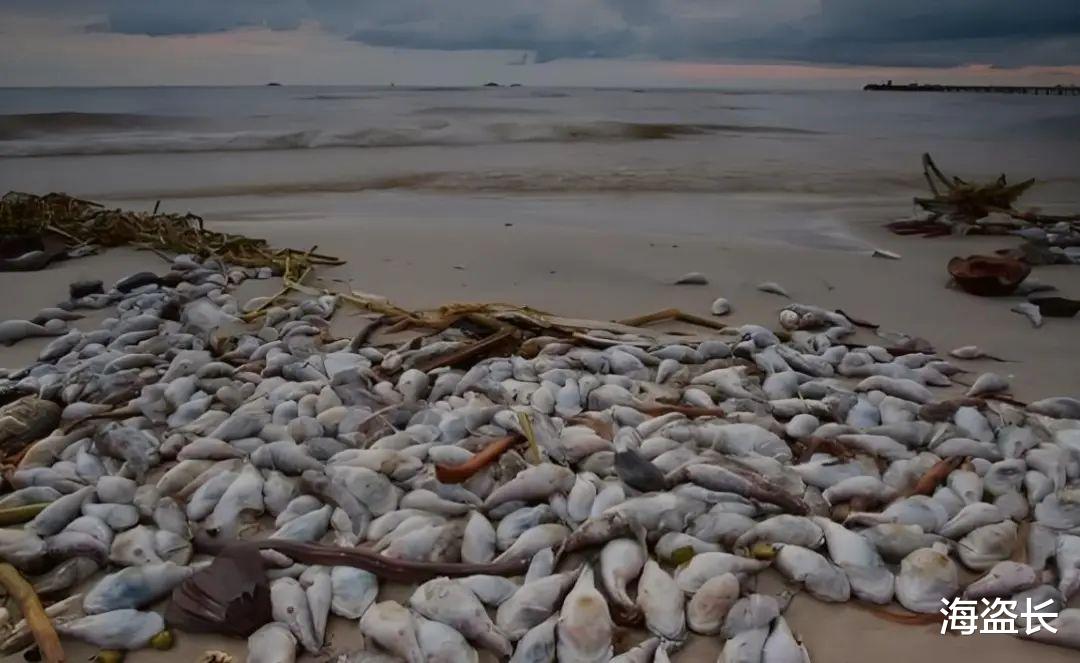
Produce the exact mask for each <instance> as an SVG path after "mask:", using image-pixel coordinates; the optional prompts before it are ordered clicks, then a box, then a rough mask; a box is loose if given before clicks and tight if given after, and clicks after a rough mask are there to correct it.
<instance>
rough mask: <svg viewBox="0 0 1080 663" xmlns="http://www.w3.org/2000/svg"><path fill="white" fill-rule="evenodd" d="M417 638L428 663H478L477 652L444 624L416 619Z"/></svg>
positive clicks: (420, 618) (421, 618)
mask: <svg viewBox="0 0 1080 663" xmlns="http://www.w3.org/2000/svg"><path fill="white" fill-rule="evenodd" d="M416 636H417V641H418V642H419V643H420V650H421V651H423V652H424V655H425V656H426V657H427V661H428V663H477V661H479V655H478V654H477V653H476V650H475V649H473V648H472V646H471V645H469V643H468V642H467V641H466V640H465V638H464V637H462V635H461V634H460V633H458V632H457V631H456V630H455V629H453V628H452V627H450V626H447V625H446V624H443V623H442V622H437V621H434V620H431V619H425V618H423V617H419V616H418V617H416Z"/></svg>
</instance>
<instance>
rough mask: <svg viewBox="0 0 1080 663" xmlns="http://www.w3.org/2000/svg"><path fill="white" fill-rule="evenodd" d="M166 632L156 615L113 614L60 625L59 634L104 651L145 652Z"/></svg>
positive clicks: (57, 628) (163, 622)
mask: <svg viewBox="0 0 1080 663" xmlns="http://www.w3.org/2000/svg"><path fill="white" fill-rule="evenodd" d="M163 630H165V620H164V619H162V618H161V615H159V614H158V613H156V612H143V611H141V610H131V609H124V610H113V611H111V612H103V613H101V614H97V615H88V616H86V617H83V618H81V619H76V620H73V621H70V622H67V623H63V624H57V625H56V631H57V632H58V633H59V634H60V635H66V636H68V637H71V638H75V639H77V640H82V641H83V642H89V643H90V644H92V645H94V646H97V647H100V648H102V649H120V650H134V649H142V648H143V647H145V646H146V645H147V644H148V643H149V642H150V639H151V638H153V637H154V636H155V635H157V634H158V633H161V632H162V631H163Z"/></svg>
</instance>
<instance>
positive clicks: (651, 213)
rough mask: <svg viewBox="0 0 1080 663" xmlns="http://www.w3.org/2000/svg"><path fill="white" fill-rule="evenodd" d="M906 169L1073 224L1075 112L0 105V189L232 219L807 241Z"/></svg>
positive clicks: (589, 96) (909, 104)
mask: <svg viewBox="0 0 1080 663" xmlns="http://www.w3.org/2000/svg"><path fill="white" fill-rule="evenodd" d="M923 152H931V153H932V154H934V156H935V158H936V159H937V161H938V163H939V164H940V165H941V166H942V167H943V168H944V169H946V170H947V171H948V172H952V173H955V174H958V175H962V176H964V177H969V178H976V179H978V178H986V179H989V178H993V177H996V176H997V175H998V174H1000V173H1001V172H1006V173H1008V174H1010V176H1012V177H1013V178H1015V179H1022V178H1027V177H1037V178H1038V179H1039V180H1040V186H1039V187H1038V188H1037V189H1035V190H1034V191H1033V192H1032V194H1031V196H1030V200H1026V201H1025V202H1028V203H1030V204H1032V205H1038V206H1041V207H1043V208H1044V209H1052V210H1066V209H1073V210H1075V209H1080V158H1077V156H1076V155H1077V154H1080V98H1077V97H1061V98H1053V97H1051V98H1047V97H1027V96H1004V95H978V94H900V93H880V92H879V93H874V92H863V91H855V90H853V91H841V92H837V91H813V92H798V91H775V92H767V91H766V92H761V91H739V90H668V89H648V90H631V89H581V88H572V89H571V88H566V89H557V88H527V87H515V88H422V89H421V88H375V87H326V88H323V87H294V86H283V87H235V88H222V87H207V88H189V87H165V88H23V89H10V88H9V89H0V188H3V189H5V190H7V189H18V190H26V191H34V192H46V191H66V192H68V193H71V194H75V195H80V196H84V197H89V198H93V199H99V200H104V201H107V202H113V201H115V202H122V203H124V204H131V205H149V204H153V202H154V201H157V200H162V201H163V204H165V205H166V207H168V208H171V209H177V208H184V209H189V208H190V209H192V210H193V211H198V212H204V213H207V214H208V216H209V217H211V218H215V217H216V218H223V219H232V220H237V219H246V220H252V221H267V220H277V219H282V220H287V219H298V220H303V219H310V218H317V217H320V216H334V217H350V216H358V217H359V216H365V215H366V216H371V215H378V216H379V218H383V219H394V218H402V219H429V220H432V221H434V222H437V221H438V219H440V218H444V217H453V218H470V219H472V218H475V219H487V220H490V221H492V222H494V221H504V220H508V219H509V218H510V217H513V218H520V219H523V220H525V221H526V222H535V223H563V224H568V225H574V226H585V227H589V228H595V229H601V230H603V229H627V230H643V231H672V232H684V233H710V232H721V231H731V232H746V233H749V234H751V235H758V236H761V237H769V236H772V237H784V238H785V241H789V242H796V243H797V242H801V241H807V242H810V243H816V244H818V245H822V244H825V245H828V244H830V242H829V241H828V238H829V237H840V236H842V235H844V227H845V225H844V224H846V223H849V222H850V219H851V218H852V216H853V214H855V216H858V215H859V214H861V215H863V216H865V217H867V218H868V220H869V219H870V218H872V219H873V220H874V221H875V222H876V221H879V220H881V218H880V217H884V216H886V215H888V214H895V213H896V211H897V210H903V209H905V208H910V200H911V197H912V196H913V195H919V194H921V193H922V192H923V191H924V187H925V185H924V183H923V181H922V177H921V170H920V156H921V154H922V153H923ZM873 209H877V210H879V211H876V212H873V213H869V212H866V210H873ZM856 212H857V213H856ZM795 231H797V232H795ZM811 235H812V236H813V237H815V238H816V239H813V240H811V239H807V237H809V236H811ZM822 238H825V240H826V241H822ZM839 245H843V241H840V242H839Z"/></svg>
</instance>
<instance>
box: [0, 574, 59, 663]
mask: <svg viewBox="0 0 1080 663" xmlns="http://www.w3.org/2000/svg"><path fill="white" fill-rule="evenodd" d="M0 584H2V585H3V586H4V588H5V589H7V592H8V594H9V595H11V597H12V598H13V599H15V601H17V602H18V604H19V610H21V611H22V613H23V616H24V617H25V618H26V623H27V625H28V626H29V627H30V632H31V633H32V634H33V636H34V642H36V643H37V646H38V650H39V651H40V652H41V660H42V661H44V663H63V661H64V648H63V647H62V646H60V638H59V637H58V636H57V635H56V629H55V628H53V624H52V621H51V620H50V619H49V616H48V615H46V614H45V609H44V608H43V607H42V606H41V600H40V599H39V598H38V595H37V594H36V593H34V588H33V587H31V586H30V583H28V582H26V578H23V577H22V574H20V573H19V572H18V571H16V570H15V567H14V566H12V565H10V564H7V563H0Z"/></svg>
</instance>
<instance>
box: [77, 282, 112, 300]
mask: <svg viewBox="0 0 1080 663" xmlns="http://www.w3.org/2000/svg"><path fill="white" fill-rule="evenodd" d="M102 292H105V285H104V284H103V283H102V282H101V279H92V280H88V281H75V282H74V283H72V284H71V285H69V286H68V293H69V294H70V295H71V298H72V299H80V298H82V297H85V296H87V295H96V294H99V293H102Z"/></svg>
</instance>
